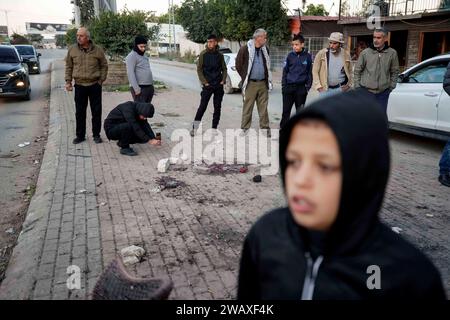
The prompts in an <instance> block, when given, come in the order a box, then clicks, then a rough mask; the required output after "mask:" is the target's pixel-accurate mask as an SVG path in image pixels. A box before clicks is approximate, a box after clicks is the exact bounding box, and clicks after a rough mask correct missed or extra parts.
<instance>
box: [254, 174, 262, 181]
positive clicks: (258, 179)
mask: <svg viewBox="0 0 450 320" xmlns="http://www.w3.org/2000/svg"><path fill="white" fill-rule="evenodd" d="M261 181H262V177H261V176H260V175H257V176H254V177H253V182H255V183H260V182H261Z"/></svg>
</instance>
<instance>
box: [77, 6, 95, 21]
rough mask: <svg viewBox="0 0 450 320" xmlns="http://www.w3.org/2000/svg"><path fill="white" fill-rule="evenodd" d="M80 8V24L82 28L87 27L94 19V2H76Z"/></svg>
mask: <svg viewBox="0 0 450 320" xmlns="http://www.w3.org/2000/svg"><path fill="white" fill-rule="evenodd" d="M76 2H77V5H78V7H79V8H80V22H81V25H82V26H88V25H89V23H90V22H91V21H92V20H93V19H94V18H95V9H94V0H76Z"/></svg>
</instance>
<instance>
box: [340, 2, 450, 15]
mask: <svg viewBox="0 0 450 320" xmlns="http://www.w3.org/2000/svg"><path fill="white" fill-rule="evenodd" d="M371 5H375V6H378V7H379V8H380V11H379V12H380V15H381V16H382V17H401V16H409V15H415V14H420V13H425V12H437V11H440V10H450V0H341V1H340V19H345V18H366V17H368V16H371V15H373V11H372V12H369V11H370V9H369V8H370V6H371Z"/></svg>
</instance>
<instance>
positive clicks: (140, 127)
mask: <svg viewBox="0 0 450 320" xmlns="http://www.w3.org/2000/svg"><path fill="white" fill-rule="evenodd" d="M154 113H155V108H154V107H153V105H152V104H150V103H143V102H132V101H129V102H125V103H122V104H119V105H118V106H117V107H115V108H114V109H113V110H112V111H111V112H110V113H109V115H108V117H106V119H105V123H104V129H105V133H106V136H107V137H108V139H109V140H113V141H117V145H118V146H119V147H120V153H121V154H123V155H126V156H136V155H137V152H136V151H134V150H133V149H132V148H131V147H130V144H135V143H148V144H150V145H154V146H159V145H161V141H160V140H158V139H156V137H155V133H154V132H153V130H152V128H151V127H150V125H149V124H148V122H147V118H152V117H153V115H154Z"/></svg>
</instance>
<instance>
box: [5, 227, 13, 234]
mask: <svg viewBox="0 0 450 320" xmlns="http://www.w3.org/2000/svg"><path fill="white" fill-rule="evenodd" d="M5 232H6V233H7V234H14V229H13V228H9V229H8V230H6V231H5Z"/></svg>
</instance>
